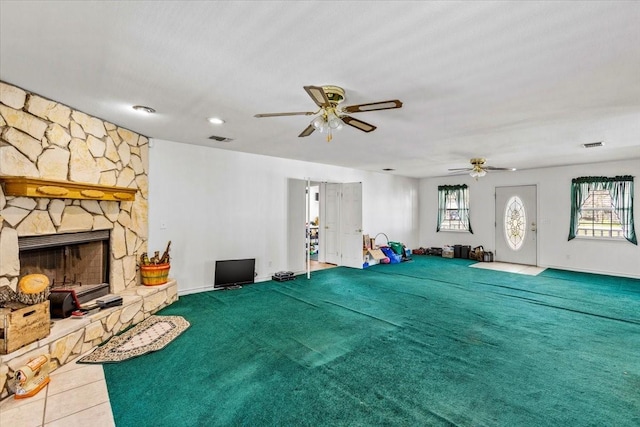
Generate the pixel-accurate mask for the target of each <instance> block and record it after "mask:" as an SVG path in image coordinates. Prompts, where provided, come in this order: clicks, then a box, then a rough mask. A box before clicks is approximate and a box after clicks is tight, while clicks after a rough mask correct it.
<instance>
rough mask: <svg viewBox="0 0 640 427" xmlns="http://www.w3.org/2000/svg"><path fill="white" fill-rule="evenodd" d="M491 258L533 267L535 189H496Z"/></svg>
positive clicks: (534, 258)
mask: <svg viewBox="0 0 640 427" xmlns="http://www.w3.org/2000/svg"><path fill="white" fill-rule="evenodd" d="M495 203H496V205H495V210H496V217H495V218H496V229H495V242H496V253H495V259H496V261H500V262H508V263H513V264H526V265H537V261H538V258H537V254H538V243H537V240H538V236H537V223H538V219H537V187H536V186H535V185H522V186H515V187H496V198H495Z"/></svg>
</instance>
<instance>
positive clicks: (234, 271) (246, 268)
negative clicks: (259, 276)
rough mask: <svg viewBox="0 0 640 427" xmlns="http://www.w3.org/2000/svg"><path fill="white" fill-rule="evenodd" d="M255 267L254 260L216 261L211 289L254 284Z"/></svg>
mask: <svg viewBox="0 0 640 427" xmlns="http://www.w3.org/2000/svg"><path fill="white" fill-rule="evenodd" d="M255 267H256V259H255V258H247V259H227V260H218V261H216V272H215V280H214V284H213V287H214V288H229V287H232V286H240V285H246V284H249V283H254V280H255V270H256V268H255Z"/></svg>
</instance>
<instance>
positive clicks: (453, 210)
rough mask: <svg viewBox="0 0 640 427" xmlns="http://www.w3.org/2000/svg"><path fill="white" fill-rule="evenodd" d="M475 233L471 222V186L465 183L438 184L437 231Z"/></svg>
mask: <svg viewBox="0 0 640 427" xmlns="http://www.w3.org/2000/svg"><path fill="white" fill-rule="evenodd" d="M445 230H456V231H468V232H470V233H473V230H472V229H471V223H470V222H469V188H468V187H467V185H466V184H463V185H440V186H438V226H437V228H436V231H445Z"/></svg>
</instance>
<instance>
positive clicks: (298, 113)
mask: <svg viewBox="0 0 640 427" xmlns="http://www.w3.org/2000/svg"><path fill="white" fill-rule="evenodd" d="M314 114H315V113H312V112H311V111H299V112H296V113H264V114H256V115H255V116H253V117H281V116H313V115H314Z"/></svg>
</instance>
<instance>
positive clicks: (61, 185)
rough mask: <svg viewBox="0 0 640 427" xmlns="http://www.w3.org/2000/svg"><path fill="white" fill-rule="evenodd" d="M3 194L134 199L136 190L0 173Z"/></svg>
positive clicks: (126, 200) (127, 200) (58, 197)
mask: <svg viewBox="0 0 640 427" xmlns="http://www.w3.org/2000/svg"><path fill="white" fill-rule="evenodd" d="M0 183H1V184H3V187H4V194H5V196H20V197H47V198H50V199H84V200H115V201H118V202H130V201H133V200H135V197H136V190H135V189H134V188H126V187H111V186H108V185H98V184H84V183H81V182H71V181H57V180H53V179H40V178H30V177H26V176H6V175H0Z"/></svg>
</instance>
